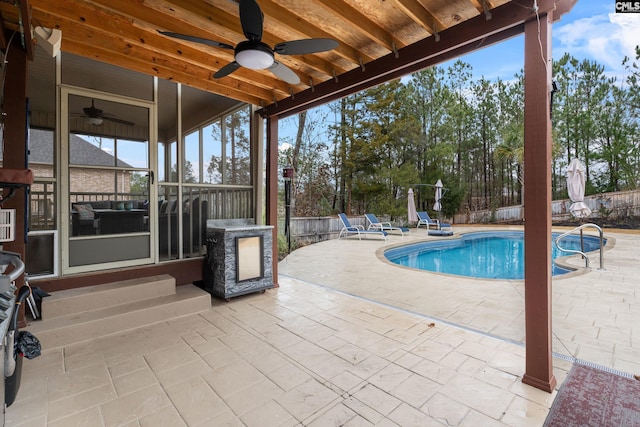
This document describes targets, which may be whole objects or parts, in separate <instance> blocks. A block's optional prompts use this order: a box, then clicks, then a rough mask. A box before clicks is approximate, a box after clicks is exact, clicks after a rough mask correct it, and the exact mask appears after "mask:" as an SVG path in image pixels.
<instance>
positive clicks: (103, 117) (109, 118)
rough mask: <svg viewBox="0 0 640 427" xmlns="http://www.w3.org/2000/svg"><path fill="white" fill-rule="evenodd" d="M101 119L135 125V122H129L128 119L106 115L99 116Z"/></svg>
mask: <svg viewBox="0 0 640 427" xmlns="http://www.w3.org/2000/svg"><path fill="white" fill-rule="evenodd" d="M100 118H101V119H102V120H108V121H110V122H113V123H119V124H121V125H126V126H135V123H133V122H130V121H128V120H123V119H118V118H116V117H107V116H102V117H100Z"/></svg>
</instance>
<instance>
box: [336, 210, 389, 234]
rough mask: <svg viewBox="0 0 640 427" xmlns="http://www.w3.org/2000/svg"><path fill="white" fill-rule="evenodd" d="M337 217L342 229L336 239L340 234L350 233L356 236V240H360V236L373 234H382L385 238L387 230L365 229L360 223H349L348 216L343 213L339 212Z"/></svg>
mask: <svg viewBox="0 0 640 427" xmlns="http://www.w3.org/2000/svg"><path fill="white" fill-rule="evenodd" d="M338 217H339V218H340V221H342V230H340V235H339V236H338V239H342V236H343V235H344V236H349V235H352V234H356V235H357V236H358V240H362V236H365V235H374V236H382V238H383V239H384V240H387V232H386V231H383V230H365V229H364V227H363V226H361V225H351V223H350V222H349V218H347V216H346V215H345V214H343V213H339V214H338Z"/></svg>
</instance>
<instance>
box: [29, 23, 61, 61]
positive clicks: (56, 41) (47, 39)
mask: <svg viewBox="0 0 640 427" xmlns="http://www.w3.org/2000/svg"><path fill="white" fill-rule="evenodd" d="M34 33H35V35H36V44H37V45H38V46H40V47H42V48H43V49H44V50H45V51H46V52H47V53H48V54H49V55H50V56H52V57H54V58H55V57H56V56H57V55H58V53H59V52H60V44H61V43H62V31H60V30H58V29H55V28H54V29H51V28H45V27H36V28H35V30H34Z"/></svg>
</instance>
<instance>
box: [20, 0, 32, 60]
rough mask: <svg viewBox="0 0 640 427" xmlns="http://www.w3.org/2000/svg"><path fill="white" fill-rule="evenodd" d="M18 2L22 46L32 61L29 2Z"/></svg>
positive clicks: (23, 0)
mask: <svg viewBox="0 0 640 427" xmlns="http://www.w3.org/2000/svg"><path fill="white" fill-rule="evenodd" d="M18 4H19V6H20V32H21V33H22V43H23V47H24V50H25V52H26V53H27V58H28V59H29V60H30V61H33V48H34V47H35V40H34V38H33V32H32V31H31V4H30V3H29V0H20V1H19V2H18Z"/></svg>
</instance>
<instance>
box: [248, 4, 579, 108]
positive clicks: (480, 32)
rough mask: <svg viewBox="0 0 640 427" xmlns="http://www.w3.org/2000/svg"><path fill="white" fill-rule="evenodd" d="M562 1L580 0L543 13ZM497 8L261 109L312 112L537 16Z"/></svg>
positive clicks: (514, 7)
mask: <svg viewBox="0 0 640 427" xmlns="http://www.w3.org/2000/svg"><path fill="white" fill-rule="evenodd" d="M556 1H575V0H539V1H538V13H539V14H544V13H546V12H548V11H549V10H553V9H554V8H555V7H556V4H555V2H556ZM491 13H492V19H490V20H487V19H486V18H485V16H484V15H479V16H476V17H475V18H472V19H469V20H467V21H464V22H462V23H460V24H458V25H456V26H455V27H451V28H449V29H447V30H444V31H443V32H442V33H441V38H440V41H439V42H436V41H435V38H434V37H433V36H432V37H428V38H426V39H424V40H421V41H419V42H417V43H414V44H412V45H410V46H407V47H405V48H403V49H401V50H400V51H399V52H398V57H397V58H396V56H395V55H394V54H393V53H391V54H388V55H386V56H384V57H382V58H380V59H378V60H376V61H373V62H371V63H369V64H367V67H366V70H360V69H355V70H352V71H350V72H347V73H345V74H343V75H341V76H339V79H338V80H337V81H333V80H328V81H326V82H324V83H322V84H320V85H318V86H316V87H315V90H314V91H311V90H309V89H307V90H306V91H303V92H300V93H298V94H296V96H295V97H289V98H286V99H283V100H282V101H280V102H278V103H277V104H272V105H269V106H267V107H265V108H263V109H262V110H260V111H259V113H260V114H261V115H262V116H263V117H270V116H278V117H280V118H283V117H288V116H290V115H293V114H297V113H300V112H302V111H306V110H308V109H309V108H314V107H317V106H319V105H323V104H326V103H327V102H331V101H334V100H337V99H340V98H342V97H345V96H348V95H351V94H353V93H356V92H359V91H362V90H365V89H368V88H370V87H372V86H375V85H377V84H381V83H384V82H387V81H390V80H392V79H394V78H400V77H402V76H404V75H407V74H410V73H413V72H416V71H419V70H421V69H424V68H427V67H430V66H433V65H436V64H439V63H441V62H444V61H446V60H449V59H452V58H455V57H458V56H460V55H464V54H465V53H469V52H472V51H474V50H477V49H478V48H479V47H480V46H482V47H484V46H488V45H490V44H494V43H497V42H499V41H502V40H505V39H507V38H510V37H515V36H516V35H519V34H522V32H523V31H524V22H526V21H528V20H532V19H536V14H535V12H534V11H533V10H532V8H531V7H529V6H525V5H524V4H522V3H521V2H519V1H513V2H510V3H506V4H504V5H502V6H500V7H497V8H495V9H493V10H492V11H491ZM523 56H524V55H523Z"/></svg>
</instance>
